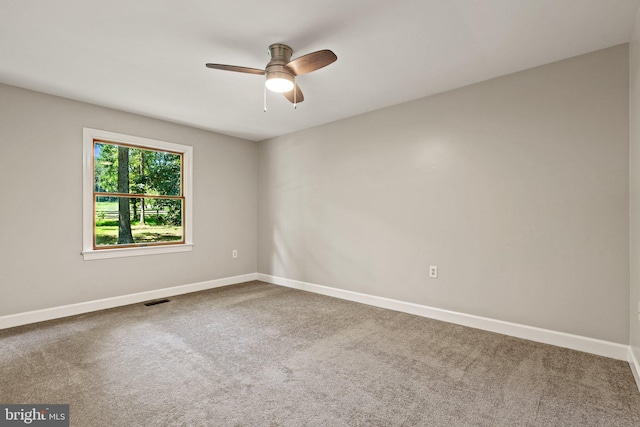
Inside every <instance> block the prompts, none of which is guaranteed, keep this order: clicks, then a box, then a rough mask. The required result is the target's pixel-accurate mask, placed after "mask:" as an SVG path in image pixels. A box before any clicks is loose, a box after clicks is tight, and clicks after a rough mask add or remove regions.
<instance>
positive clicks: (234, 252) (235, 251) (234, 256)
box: [231, 249, 238, 258]
mask: <svg viewBox="0 0 640 427" xmlns="http://www.w3.org/2000/svg"><path fill="white" fill-rule="evenodd" d="M231 256H232V257H233V258H238V250H237V249H234V250H233V251H231Z"/></svg>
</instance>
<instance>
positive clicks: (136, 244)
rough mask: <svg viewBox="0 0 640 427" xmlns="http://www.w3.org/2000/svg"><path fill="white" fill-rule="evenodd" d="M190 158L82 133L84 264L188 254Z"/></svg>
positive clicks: (143, 142)
mask: <svg viewBox="0 0 640 427" xmlns="http://www.w3.org/2000/svg"><path fill="white" fill-rule="evenodd" d="M192 154H193V149H192V148H191V147H189V146H186V145H180V144H174V143H170V142H164V141H157V140H152V139H147V138H140V137H134V136H128V135H122V134H117V133H113V132H106V131H101V130H96V129H88V128H85V129H84V168H83V169H84V185H83V193H84V196H83V197H84V200H83V203H84V218H83V251H82V254H83V256H84V259H85V260H92V259H101V258H115V257H125V256H136V255H151V254H158V253H167V252H184V251H190V250H191V248H192V239H191V236H192V235H191V227H192V224H191V218H192V209H191V206H192V201H191V162H192Z"/></svg>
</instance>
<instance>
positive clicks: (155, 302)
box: [144, 299, 169, 307]
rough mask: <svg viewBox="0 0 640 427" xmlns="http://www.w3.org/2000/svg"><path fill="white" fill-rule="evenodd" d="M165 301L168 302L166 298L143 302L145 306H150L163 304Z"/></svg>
mask: <svg viewBox="0 0 640 427" xmlns="http://www.w3.org/2000/svg"><path fill="white" fill-rule="evenodd" d="M165 302H169V300H168V299H159V300H157V301H151V302H145V303H144V305H146V306H147V307H151V306H152V305H158V304H164V303H165Z"/></svg>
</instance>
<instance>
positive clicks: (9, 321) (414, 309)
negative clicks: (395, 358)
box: [0, 273, 640, 387]
mask: <svg viewBox="0 0 640 427" xmlns="http://www.w3.org/2000/svg"><path fill="white" fill-rule="evenodd" d="M252 280H261V281H263V282H267V283H272V284H275V285H280V286H286V287H290V288H295V289H300V290H304V291H309V292H314V293H317V294H321V295H327V296H331V297H336V298H341V299H345V300H349V301H354V302H358V303H362V304H368V305H372V306H375V307H381V308H386V309H389V310H395V311H400V312H404V313H409V314H414V315H417V316H422V317H428V318H431V319H436V320H442V321H445V322H449V323H455V324H458V325H463V326H468V327H471V328H476V329H482V330H485V331H491V332H496V333H499V334H503V335H510V336H514V337H518V338H523V339H528V340H531V341H536V342H541V343H545V344H551V345H556V346H559V347H565V348H570V349H573V350H579V351H584V352H587V353H592V354H597V355H599V356H605V357H611V358H613V359H618V360H625V361H628V362H629V364H630V366H631V369H632V370H633V374H634V377H635V379H636V383H637V384H638V385H639V387H640V364H639V363H638V359H637V358H636V357H635V355H634V354H633V351H632V350H631V349H630V347H629V346H628V345H624V344H617V343H613V342H609V341H602V340H597V339H594V338H588V337H583V336H579V335H572V334H567V333H564V332H557V331H552V330H549V329H542V328H536V327H533V326H527V325H520V324H517V323H510V322H505V321H502V320H496V319H490V318H487V317H480V316H474V315H471V314H465V313H458V312H455V311H449V310H443V309H440V308H435V307H428V306H425V305H419V304H414V303H409V302H404V301H398V300H394V299H390V298H384V297H377V296H374V295H367V294H362V293H358V292H352V291H347V290H343V289H337V288H331V287H328V286H322V285H316V284H313V283H307V282H301V281H298V280H292V279H285V278H282V277H277V276H271V275H267V274H261V273H250V274H244V275H241V276H234V277H226V278H222V279H216V280H208V281H205V282H199V283H192V284H188V285H182V286H174V287H171V288H164V289H157V290H153V291H147V292H140V293H136V294H130V295H122V296H117V297H112V298H105V299H100V300H95V301H87V302H82V303H77V304H69V305H64V306H60V307H52V308H46V309H43V310H35V311H29V312H26V313H17V314H10V315H7V316H0V329H6V328H11V327H14V326H20V325H26V324H30V323H36V322H42V321H45V320H52V319H58V318H61V317H67V316H74V315H77V314H83V313H89V312H92V311H98V310H104V309H108V308H114V307H120V306H123V305H128V304H136V303H140V302H144V301H149V300H154V299H158V298H166V297H170V296H175V295H182V294H186V293H190V292H197V291H202V290H206V289H213V288H217V287H221V286H228V285H234V284H237V283H243V282H249V281H252Z"/></svg>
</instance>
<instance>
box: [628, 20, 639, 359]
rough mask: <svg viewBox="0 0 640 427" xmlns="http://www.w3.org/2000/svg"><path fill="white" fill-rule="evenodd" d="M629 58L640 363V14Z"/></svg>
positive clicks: (635, 345)
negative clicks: (639, 308)
mask: <svg viewBox="0 0 640 427" xmlns="http://www.w3.org/2000/svg"><path fill="white" fill-rule="evenodd" d="M629 56H630V76H629V110H630V111H629V130H630V131H629V141H630V142H629V227H630V230H629V234H630V245H629V247H630V264H629V266H630V269H629V270H630V298H629V300H630V310H629V314H630V315H629V323H630V334H629V343H630V345H631V350H632V351H633V352H634V354H635V357H636V359H637V360H640V321H639V320H638V315H639V314H640V313H639V312H638V304H640V11H639V14H638V15H637V16H636V25H635V28H634V33H633V38H632V41H631V43H630V45H629Z"/></svg>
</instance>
